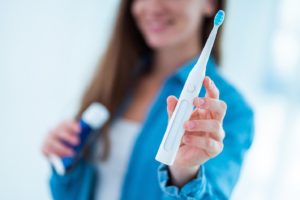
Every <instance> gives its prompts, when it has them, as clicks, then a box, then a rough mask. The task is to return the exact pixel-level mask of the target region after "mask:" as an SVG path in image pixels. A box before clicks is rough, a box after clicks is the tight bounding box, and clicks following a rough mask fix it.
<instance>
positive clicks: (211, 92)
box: [203, 76, 220, 99]
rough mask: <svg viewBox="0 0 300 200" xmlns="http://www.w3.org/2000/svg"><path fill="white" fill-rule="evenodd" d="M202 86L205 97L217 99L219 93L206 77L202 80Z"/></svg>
mask: <svg viewBox="0 0 300 200" xmlns="http://www.w3.org/2000/svg"><path fill="white" fill-rule="evenodd" d="M203 84H204V87H205V89H206V94H205V97H208V98H213V99H218V98H219V95H220V92H219V89H218V88H217V86H216V85H215V83H214V81H213V80H211V79H210V78H209V77H208V76H206V77H205V78H204V81H203Z"/></svg>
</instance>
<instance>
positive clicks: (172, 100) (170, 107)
mask: <svg viewBox="0 0 300 200" xmlns="http://www.w3.org/2000/svg"><path fill="white" fill-rule="evenodd" d="M177 102H178V100H177V98H176V97H175V96H168V98H167V112H168V117H169V118H170V117H171V116H172V114H173V112H174V110H175V108H176V105H177Z"/></svg>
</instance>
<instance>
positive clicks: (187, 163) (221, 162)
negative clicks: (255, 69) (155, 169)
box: [159, 78, 253, 199]
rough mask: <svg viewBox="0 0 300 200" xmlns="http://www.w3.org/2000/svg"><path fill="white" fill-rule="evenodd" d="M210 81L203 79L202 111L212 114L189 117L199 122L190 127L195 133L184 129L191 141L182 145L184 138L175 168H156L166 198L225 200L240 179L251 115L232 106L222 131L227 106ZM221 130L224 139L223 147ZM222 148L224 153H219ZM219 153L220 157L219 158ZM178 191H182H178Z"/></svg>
mask: <svg viewBox="0 0 300 200" xmlns="http://www.w3.org/2000/svg"><path fill="white" fill-rule="evenodd" d="M209 82H210V81H209V80H208V79H207V78H206V80H205V82H204V85H205V87H206V91H207V94H206V97H205V99H208V100H209V101H206V102H205V103H206V106H205V108H206V109H207V110H209V111H211V112H210V113H207V112H206V113H205V112H202V113H201V112H198V113H200V114H199V115H198V116H193V114H194V113H193V114H192V117H191V119H192V120H194V121H195V120H198V121H196V122H197V123H196V126H194V127H193V128H194V130H195V131H190V132H188V130H189V129H187V131H186V133H185V136H186V135H190V134H191V135H192V136H191V137H190V136H189V137H190V139H191V140H190V141H188V142H185V139H184V138H183V144H182V145H181V147H180V150H179V152H178V155H177V158H176V161H175V165H173V166H171V167H166V166H163V165H162V166H161V167H160V169H159V178H160V184H161V185H162V188H163V190H164V191H165V192H166V193H168V194H169V195H167V196H169V197H171V196H174V197H175V196H177V197H178V198H183V197H190V198H191V199H200V198H204V197H211V198H212V199H227V198H228V197H229V195H230V194H231V191H232V189H233V187H234V185H235V183H236V181H237V178H238V176H239V172H240V167H241V164H242V160H243V156H244V152H245V151H246V150H247V149H248V148H249V146H250V145H249V143H251V141H252V134H253V133H252V132H253V131H252V127H253V114H252V112H251V110H249V109H248V108H246V107H245V108H238V107H242V106H243V105H235V107H234V109H232V111H230V113H229V114H228V116H227V117H226V120H225V123H224V124H225V125H224V128H223V118H224V115H225V112H226V107H224V105H222V104H223V103H222V102H221V101H219V100H218V96H219V94H218V90H217V88H216V86H215V85H214V84H209ZM210 87H211V88H210ZM205 103H204V104H205ZM168 106H169V107H168V110H172V108H171V109H170V107H172V105H170V102H169V104H168ZM195 106H197V107H198V109H199V108H203V107H204V106H203V105H199V103H198V105H197V102H196V105H195ZM174 107H175V106H174ZM224 108H225V109H224ZM196 110H197V109H196ZM169 112H170V111H169ZM193 117H194V118H193ZM204 119H205V122H209V121H217V122H219V123H220V125H222V126H219V127H218V126H211V125H212V123H210V124H209V123H203V120H204ZM215 124H216V125H217V124H218V123H215ZM197 125H198V127H197ZM224 129H225V131H226V137H227V138H226V139H225V140H224V144H223V139H224V134H223V133H224V132H225V131H224ZM223 146H224V150H223V152H222V153H221V151H222V149H223ZM219 153H221V154H220V155H218V154H219ZM217 155H218V156H217ZM215 156H217V157H215ZM213 157H215V158H213ZM178 160H179V161H178ZM179 188H181V189H180V191H179ZM171 191H173V193H172V192H171ZM176 191H177V192H176Z"/></svg>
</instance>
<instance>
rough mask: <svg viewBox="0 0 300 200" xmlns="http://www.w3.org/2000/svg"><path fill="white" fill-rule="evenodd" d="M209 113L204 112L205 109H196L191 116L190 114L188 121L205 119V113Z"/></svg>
mask: <svg viewBox="0 0 300 200" xmlns="http://www.w3.org/2000/svg"><path fill="white" fill-rule="evenodd" d="M208 112H209V111H208V110H206V109H203V108H196V109H195V110H194V111H193V112H192V114H191V117H190V120H192V119H195V120H196V119H206V116H207V113H208Z"/></svg>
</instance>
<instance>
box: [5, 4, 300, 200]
mask: <svg viewBox="0 0 300 200" xmlns="http://www.w3.org/2000/svg"><path fill="white" fill-rule="evenodd" d="M289 1H293V0H289ZM117 2H118V0H114V1H103V0H102V1H100V0H98V1H97V0H85V1H82V0H81V1H80V0H0V91H1V98H0V123H1V128H2V131H1V132H0V152H1V160H2V162H1V167H0V199H31V200H35V199H36V200H40V199H50V196H49V191H48V185H47V178H48V175H49V168H48V165H47V162H46V161H45V160H44V158H43V157H42V155H41V153H40V146H41V142H42V140H43V138H44V137H45V134H46V131H47V130H48V128H49V127H51V126H52V125H53V124H55V123H56V122H57V121H59V120H60V119H61V118H65V117H66V116H68V115H69V114H70V113H72V112H73V111H74V110H75V108H76V105H77V103H78V100H79V97H80V95H81V93H82V91H83V89H84V87H85V85H86V84H87V81H88V80H89V78H90V75H91V73H92V71H93V68H94V66H95V64H96V63H97V61H98V59H99V56H100V55H101V53H102V52H103V48H104V47H105V44H106V42H107V39H108V36H109V31H110V30H111V28H112V27H111V26H112V20H113V13H114V12H113V11H114V10H115V8H116V6H117ZM279 2H281V1H279V0H278V1H272V0H266V1H258V0H257V1H237V0H231V1H229V6H228V11H229V12H228V13H227V19H226V23H225V26H224V27H226V28H225V38H224V39H225V41H224V45H223V46H224V57H225V59H224V61H223V66H224V67H223V73H224V75H225V76H226V77H228V78H229V79H230V80H231V81H232V82H233V83H235V84H236V85H237V86H238V87H239V88H240V89H241V90H242V91H243V93H244V94H245V95H246V96H247V98H248V99H249V101H250V102H251V104H252V105H253V106H254V107H255V109H256V115H257V118H256V121H257V126H258V127H257V132H256V134H257V135H256V136H257V137H256V139H255V142H254V146H253V148H252V150H251V151H250V152H249V155H248V157H247V162H246V165H245V168H244V171H243V175H242V178H241V181H240V182H239V185H238V186H237V188H236V190H235V193H234V196H233V199H237V200H239V199H284V198H282V197H283V196H280V195H277V196H276V195H274V196H272V195H271V193H272V190H273V189H274V188H275V189H278V188H282V187H283V185H284V183H290V182H292V183H294V184H298V183H299V182H297V181H296V178H295V177H297V175H299V174H297V173H296V170H295V169H296V168H295V167H294V168H292V169H293V170H294V171H292V172H293V173H292V174H291V173H290V174H288V178H286V176H285V174H283V173H281V174H280V177H281V179H280V181H281V182H282V184H281V185H278V184H277V186H276V185H275V186H274V185H273V182H274V180H276V179H273V178H272V177H274V176H276V175H277V174H278V173H277V172H278V170H284V171H285V170H287V169H288V167H289V166H290V164H293V165H294V166H299V162H296V163H294V162H291V160H290V157H288V158H289V159H284V158H283V157H285V155H286V154H288V153H290V152H291V151H292V150H294V151H295V150H299V148H297V149H289V148H285V152H286V154H284V155H279V154H278V155H277V153H278V152H280V150H281V149H282V148H281V147H284V146H287V141H289V142H290V141H292V140H293V139H297V140H298V139H300V138H296V137H295V135H296V134H290V137H289V140H287V141H281V140H280V138H281V137H280V136H281V135H282V133H284V131H282V130H284V129H285V127H286V126H287V123H286V121H285V119H288V118H287V114H289V113H288V112H287V111H286V107H285V105H286V104H287V101H286V98H285V97H283V95H282V94H277V96H276V97H274V98H273V97H272V96H270V94H266V92H265V86H264V78H265V76H266V75H265V71H266V69H272V64H273V57H272V55H273V54H272V48H271V47H272V34H273V33H274V32H275V30H276V28H278V23H277V21H276V22H274V21H275V20H274V19H276V18H277V17H278V16H277V15H278V5H281V4H279ZM276 20H278V19H276ZM294 108H295V109H294V110H295V112H294V114H293V115H292V116H293V118H295V119H300V117H299V112H297V110H299V105H295V106H294ZM273 112H275V113H276V115H275V116H274V113H273ZM297 117H298V118H297ZM294 125H295V123H292V126H294ZM289 130H290V132H292V133H296V132H298V131H299V129H298V127H296V126H295V127H294V128H291V129H289ZM273 135H275V136H276V137H275V138H274V136H273ZM288 155H290V156H291V155H292V156H295V154H288ZM266 159H270V160H269V161H266ZM282 159H283V162H280V161H282ZM280 163H285V165H280ZM277 165H279V166H281V167H280V168H274V167H272V166H277ZM299 168H300V167H299ZM299 168H298V169H299ZM290 177H294V178H290ZM298 177H299V176H298ZM297 180H298V179H297ZM299 180H300V178H299ZM291 185H292V186H291V187H285V188H284V190H283V191H281V190H278V192H277V193H279V192H284V193H289V194H290V197H293V196H292V195H295V194H299V192H298V193H297V191H296V186H295V187H293V184H291ZM298 185H300V184H298ZM299 191H300V190H299Z"/></svg>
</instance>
